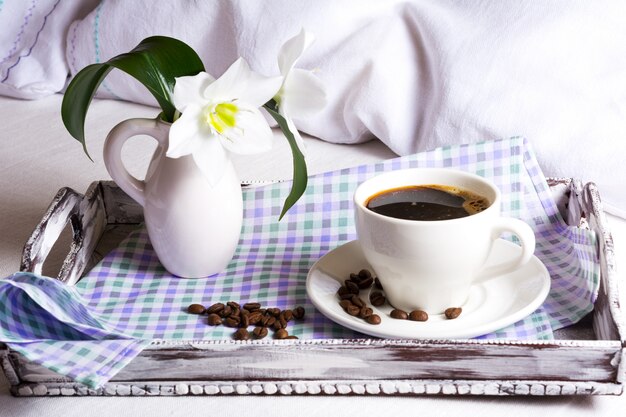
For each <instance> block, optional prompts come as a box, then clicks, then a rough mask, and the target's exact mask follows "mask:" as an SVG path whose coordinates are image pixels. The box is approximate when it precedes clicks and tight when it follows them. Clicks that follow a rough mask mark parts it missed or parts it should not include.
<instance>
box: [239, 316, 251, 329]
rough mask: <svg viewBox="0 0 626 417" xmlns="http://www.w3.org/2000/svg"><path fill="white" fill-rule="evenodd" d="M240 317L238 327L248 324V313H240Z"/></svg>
mask: <svg viewBox="0 0 626 417" xmlns="http://www.w3.org/2000/svg"><path fill="white" fill-rule="evenodd" d="M240 318H241V321H240V322H239V327H243V328H245V327H248V326H249V325H250V314H241V316H240Z"/></svg>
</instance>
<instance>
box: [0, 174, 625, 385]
mask: <svg viewBox="0 0 626 417" xmlns="http://www.w3.org/2000/svg"><path fill="white" fill-rule="evenodd" d="M549 184H550V186H551V189H552V191H553V194H554V196H555V199H556V201H557V203H558V206H559V209H560V211H561V213H562V214H563V216H564V218H565V219H566V220H567V222H568V224H570V225H576V226H577V227H583V228H591V229H592V230H595V231H596V233H597V235H598V237H599V239H598V241H599V246H598V254H599V257H600V262H601V284H600V291H599V296H598V300H597V302H596V305H595V310H594V312H593V313H591V314H589V315H588V316H587V317H586V318H585V319H583V320H582V321H581V322H580V323H578V324H577V325H575V326H571V327H569V328H566V329H562V330H559V331H557V332H556V340H551V341H539V340H530V341H528V340H524V341H516V340H506V341H493V340H384V339H360V340H343V339H327V340H288V341H287V340H285V341H265V340H262V341H247V342H240V341H229V340H222V341H205V340H186V341H160V342H155V343H153V344H152V345H151V346H149V347H148V348H147V349H146V350H144V351H143V352H142V353H141V354H140V355H139V356H138V357H137V358H135V359H134V360H133V361H132V362H131V363H130V364H129V365H128V366H127V367H125V368H124V369H123V370H122V371H121V372H120V373H119V374H117V375H116V376H115V377H114V378H113V379H112V380H111V381H110V382H109V383H108V384H106V386H104V387H103V388H101V389H97V390H92V389H88V388H87V387H85V386H83V385H81V384H78V383H75V382H73V381H72V380H70V379H68V378H65V377H63V376H60V375H58V374H55V373H54V372H52V371H49V370H48V369H46V368H43V367H41V366H39V365H36V364H33V363H31V362H29V361H28V360H26V359H25V358H24V357H23V356H21V355H20V354H18V353H17V352H15V351H12V350H10V349H8V348H7V346H6V345H2V344H0V363H1V365H2V368H3V370H4V373H5V374H6V376H7V379H8V380H9V382H10V384H11V392H12V393H13V394H14V395H17V396H33V395H36V396H56V395H105V396H145V395H147V396H153V395H215V394H403V395H415V394H443V395H570V394H612V395H619V394H621V393H622V391H623V383H624V376H625V374H626V366H625V365H623V364H622V361H623V359H624V353H625V350H626V341H625V334H626V333H625V328H624V326H623V324H622V323H621V322H619V320H617V318H618V317H621V315H620V306H619V302H618V295H617V282H616V274H615V265H614V252H613V242H612V239H611V235H610V233H609V231H608V230H607V228H606V220H605V217H604V214H603V211H602V207H601V203H600V197H599V195H598V192H597V190H596V187H595V185H594V184H587V185H585V186H582V185H581V183H580V182H579V181H576V180H571V179H550V180H549ZM142 220H143V217H142V211H141V207H139V206H138V205H137V204H136V203H135V202H134V201H133V200H131V199H130V198H129V197H128V196H127V195H126V194H124V192H122V191H121V190H120V189H119V188H118V187H117V186H116V185H115V184H114V183H112V182H95V183H93V184H92V185H91V186H90V187H89V189H88V190H87V192H86V193H85V195H81V194H78V193H76V192H75V191H73V190H71V189H69V188H63V189H61V190H60V191H59V192H58V194H57V195H56V197H55V198H54V200H53V202H52V204H51V205H50V207H49V209H48V211H47V212H46V214H45V215H44V217H43V219H42V220H41V222H40V223H39V224H38V225H37V228H36V229H35V231H34V232H33V234H32V236H31V238H30V239H29V240H28V242H27V244H26V246H25V248H24V253H23V259H22V265H21V270H23V271H32V272H36V273H41V270H42V265H43V263H44V261H45V260H46V257H47V256H48V254H49V252H50V249H51V248H52V246H53V244H54V242H55V241H56V240H57V238H58V237H59V234H60V233H61V231H62V229H63V228H64V227H65V226H66V224H68V223H69V224H71V227H72V230H73V242H72V244H71V248H70V251H69V254H68V255H67V258H66V259H65V261H64V264H63V266H62V268H61V271H60V273H59V277H58V279H59V280H61V281H63V282H65V283H67V284H68V285H72V284H74V283H75V282H76V281H77V280H78V279H80V277H81V276H82V274H83V273H84V272H85V271H88V270H89V269H90V268H91V267H93V266H94V265H95V264H96V263H97V262H98V261H99V260H101V259H102V257H103V256H104V254H106V253H107V252H108V251H109V250H110V249H112V248H114V247H116V246H117V244H118V243H119V242H120V241H121V240H122V239H123V238H124V237H126V235H127V234H128V233H129V232H130V231H131V230H134V229H136V228H137V227H138V225H139V224H140V223H141V222H142Z"/></svg>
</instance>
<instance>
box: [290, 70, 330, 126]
mask: <svg viewBox="0 0 626 417" xmlns="http://www.w3.org/2000/svg"><path fill="white" fill-rule="evenodd" d="M326 101H327V100H326V91H325V90H324V85H323V84H322V81H321V80H320V79H319V78H317V77H316V76H315V75H313V74H312V73H311V72H310V71H306V70H303V69H299V68H294V69H293V70H292V71H291V72H290V73H289V75H288V76H287V77H286V78H285V84H284V85H283V88H282V89H281V96H280V104H279V108H280V110H281V114H285V115H289V116H290V117H293V118H295V119H299V118H307V117H310V116H312V115H314V114H315V113H317V112H319V111H320V110H322V109H323V108H324V106H326Z"/></svg>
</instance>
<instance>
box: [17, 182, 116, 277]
mask: <svg viewBox="0 0 626 417" xmlns="http://www.w3.org/2000/svg"><path fill="white" fill-rule="evenodd" d="M68 223H69V224H70V225H71V227H72V243H71V245H70V249H69V253H68V254H67V256H66V257H65V260H64V261H63V265H62V266H61V270H60V271H59V274H58V276H57V277H56V278H57V279H58V280H59V281H61V282H63V283H65V284H67V285H74V284H76V282H78V280H79V279H80V277H81V276H82V274H83V272H84V270H85V268H86V266H87V264H88V262H89V256H90V255H91V254H92V253H93V251H94V248H95V246H96V244H97V243H98V240H99V239H100V237H101V236H102V234H103V232H104V228H105V225H106V219H105V210H104V203H103V199H102V191H101V190H100V186H99V184H98V183H93V184H92V185H91V186H90V187H89V188H88V189H87V192H86V193H85V195H82V194H80V193H77V192H76V191H74V190H72V189H71V188H68V187H65V188H62V189H60V190H59V192H58V193H57V194H56V196H55V197H54V200H52V203H51V204H50V206H49V207H48V210H47V211H46V213H45V215H44V216H43V219H42V220H41V221H40V222H39V224H38V225H37V226H36V227H35V230H34V231H33V233H32V234H31V236H30V238H29V239H28V241H27V242H26V245H25V246H24V251H23V252H22V262H21V265H20V270H21V271H26V272H33V273H36V274H41V273H42V268H43V264H44V262H45V261H46V258H47V257H48V255H49V254H50V250H51V249H52V247H53V245H54V243H55V242H56V241H57V239H58V238H59V235H60V234H61V232H62V231H63V229H64V228H65V226H66V225H67V224H68Z"/></svg>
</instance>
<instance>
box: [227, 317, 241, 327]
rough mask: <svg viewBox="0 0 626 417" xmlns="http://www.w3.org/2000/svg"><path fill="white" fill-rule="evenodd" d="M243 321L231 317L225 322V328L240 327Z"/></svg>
mask: <svg viewBox="0 0 626 417" xmlns="http://www.w3.org/2000/svg"><path fill="white" fill-rule="evenodd" d="M240 321H241V320H239V317H233V316H229V317H227V318H226V319H225V320H224V326H227V327H239V323H240Z"/></svg>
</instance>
